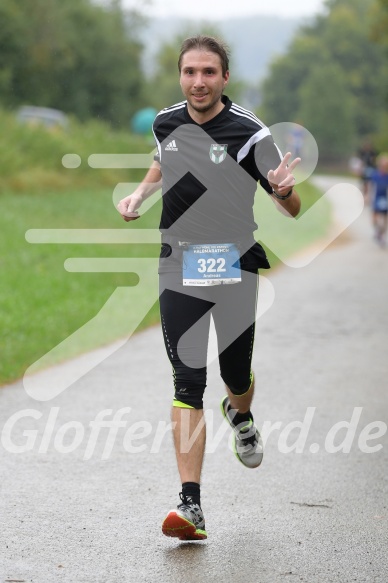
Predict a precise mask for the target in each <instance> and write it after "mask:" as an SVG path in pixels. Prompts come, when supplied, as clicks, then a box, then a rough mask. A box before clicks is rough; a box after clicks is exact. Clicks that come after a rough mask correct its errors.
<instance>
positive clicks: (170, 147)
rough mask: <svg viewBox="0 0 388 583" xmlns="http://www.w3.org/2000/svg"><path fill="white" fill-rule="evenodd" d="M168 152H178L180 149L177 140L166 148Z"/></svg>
mask: <svg viewBox="0 0 388 583" xmlns="http://www.w3.org/2000/svg"><path fill="white" fill-rule="evenodd" d="M164 149H165V151H166V152H178V148H177V145H176V142H175V140H171V142H170V143H169V144H167V146H166V147H165V148H164Z"/></svg>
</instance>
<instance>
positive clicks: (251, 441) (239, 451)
mask: <svg viewBox="0 0 388 583" xmlns="http://www.w3.org/2000/svg"><path fill="white" fill-rule="evenodd" d="M221 411H222V414H223V416H224V417H225V419H226V420H227V422H228V423H229V425H230V426H231V428H232V429H233V431H234V436H233V451H234V453H235V455H236V457H237V459H238V460H239V461H240V462H241V463H242V464H244V466H246V467H247V468H257V467H258V466H259V465H260V464H261V462H262V461H263V442H262V439H261V435H260V433H259V430H258V429H257V427H256V425H255V423H254V421H253V418H251V419H250V420H249V421H248V422H243V423H240V424H239V425H235V424H234V422H233V419H234V417H235V415H236V409H232V407H231V404H230V401H229V397H228V396H226V397H224V398H223V399H222V401H221Z"/></svg>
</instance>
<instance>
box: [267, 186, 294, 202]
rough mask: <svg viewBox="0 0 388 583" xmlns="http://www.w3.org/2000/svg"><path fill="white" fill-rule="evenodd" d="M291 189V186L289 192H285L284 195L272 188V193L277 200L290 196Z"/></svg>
mask: <svg viewBox="0 0 388 583" xmlns="http://www.w3.org/2000/svg"><path fill="white" fill-rule="evenodd" d="M292 191H293V188H291V190H290V192H287V194H285V195H284V196H281V195H280V194H278V193H277V192H275V191H274V189H272V194H273V195H274V197H275V198H278V199H279V200H286V199H287V198H290V196H291V194H292Z"/></svg>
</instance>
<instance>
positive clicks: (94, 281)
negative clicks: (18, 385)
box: [0, 170, 330, 384]
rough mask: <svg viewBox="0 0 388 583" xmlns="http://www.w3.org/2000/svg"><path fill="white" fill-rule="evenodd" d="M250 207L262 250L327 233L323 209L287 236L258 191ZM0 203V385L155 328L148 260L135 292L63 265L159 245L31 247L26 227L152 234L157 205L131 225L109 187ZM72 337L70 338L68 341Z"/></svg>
mask: <svg viewBox="0 0 388 583" xmlns="http://www.w3.org/2000/svg"><path fill="white" fill-rule="evenodd" d="M95 172H99V171H97V170H96V171H95ZM298 190H299V191H300V193H301V195H302V199H303V209H304V212H305V211H306V210H307V209H308V208H309V207H310V206H311V205H312V204H313V203H314V202H315V201H316V200H317V199H318V198H319V196H320V194H319V193H318V192H317V191H316V190H315V189H314V188H313V187H311V186H310V185H308V184H303V185H301V186H300V187H299V188H298ZM129 192H130V191H129ZM257 200H258V202H257V208H256V209H255V212H256V215H257V220H258V222H259V233H260V234H262V239H263V242H264V244H266V243H268V244H269V242H270V241H275V240H276V248H277V249H281V253H278V255H279V256H281V257H285V256H288V255H292V254H293V253H295V252H296V251H298V250H299V249H301V248H303V247H305V246H306V245H308V244H309V243H311V242H312V241H314V240H316V239H318V238H320V237H321V236H323V235H324V233H325V231H326V229H327V227H328V223H329V214H330V213H329V209H328V208H327V207H325V208H324V209H323V212H322V213H321V215H320V216H319V217H318V218H317V217H315V219H314V221H312V222H311V224H307V225H305V226H304V228H303V229H301V230H300V231H298V232H297V236H293V237H291V238H290V237H289V236H287V232H286V229H285V227H284V221H290V219H286V218H285V217H283V216H282V215H280V213H278V212H277V211H276V209H275V208H274V205H273V204H272V203H271V201H270V200H269V197H267V196H266V195H265V194H263V192H260V193H258V196H257ZM0 204H1V209H2V211H1V213H0V229H1V238H0V258H1V259H0V273H1V282H0V327H1V330H2V346H1V362H0V383H1V384H4V383H6V382H10V381H13V380H15V379H17V378H20V377H21V376H22V375H23V374H24V372H25V370H26V369H27V368H28V367H29V366H30V365H32V364H33V363H34V362H35V361H36V360H39V359H40V358H41V357H42V356H43V355H45V354H46V353H47V352H49V351H50V350H51V349H53V348H54V347H56V346H57V345H58V344H60V343H62V345H61V346H60V348H59V349H57V350H54V351H53V352H52V353H51V354H50V355H49V356H48V357H47V358H46V359H45V360H44V361H43V362H41V363H40V365H39V366H47V365H49V364H51V363H53V362H58V361H61V360H64V359H66V358H70V357H72V356H76V355H77V354H79V353H81V352H85V351H87V350H90V349H92V348H96V347H98V346H102V345H105V344H107V343H109V342H111V341H113V340H115V339H117V338H121V337H124V336H125V335H126V334H127V332H128V330H130V329H132V328H136V327H138V329H142V328H144V327H146V326H149V325H151V324H154V323H156V322H158V306H157V302H156V303H154V305H153V306H152V307H151V308H150V305H151V304H152V303H153V302H154V300H157V296H156V295H155V294H156V293H157V282H156V265H155V261H154V263H153V264H152V265H149V266H147V268H146V269H145V271H144V273H142V275H143V278H144V282H145V283H144V284H142V285H136V284H137V282H138V277H137V275H135V274H131V273H69V272H67V271H66V270H65V269H64V261H65V260H66V259H67V258H69V257H71V258H77V257H106V258H109V257H122V258H127V257H133V258H136V257H143V258H144V257H151V258H152V257H153V258H154V259H156V258H157V256H158V253H159V245H151V244H148V245H144V244H143V245H139V244H136V245H135V244H125V245H118V244H116V245H113V244H98V245H96V244H31V243H28V242H27V241H26V239H25V233H26V231H28V230H29V229H123V230H128V229H131V230H132V229H142V228H148V229H149V228H153V229H155V228H157V226H158V223H159V216H160V208H161V203H160V200H159V201H157V202H156V203H155V204H154V205H153V206H152V207H151V208H150V210H149V211H148V212H147V213H145V214H144V216H142V218H141V219H140V220H138V221H136V222H134V223H130V224H127V223H124V221H123V220H122V219H121V217H120V216H119V214H118V213H117V211H116V209H115V207H114V204H113V202H112V188H110V187H109V188H108V187H107V188H102V189H101V188H100V189H97V188H89V189H82V190H69V191H65V192H59V193H58V192H56V193H55V194H53V193H51V192H45V193H38V192H36V193H34V194H33V195H32V194H30V193H25V192H18V193H15V192H4V193H2V194H0ZM268 233H269V235H268ZM259 238H260V237H259ZM279 242H280V243H279ZM267 250H268V249H267ZM268 254H269V256H270V262H271V265H272V266H275V265H278V264H279V263H280V259H279V257H276V256H275V255H274V254H273V253H271V252H270V251H268ZM130 286H132V287H130ZM118 287H119V288H121V291H120V292H119V293H121V296H120V298H121V299H120V298H118V300H117V301H116V302H113V303H112V305H110V306H108V308H107V309H106V310H105V312H104V313H106V314H107V319H105V320H104V319H100V320H98V318H97V319H95V320H93V318H94V317H95V316H96V315H97V314H98V313H99V312H100V310H101V308H102V307H103V306H104V304H105V303H106V302H107V301H108V299H109V298H110V296H111V295H112V294H113V293H114V292H115V290H116V288H118ZM116 293H117V292H116ZM101 314H103V312H101ZM143 314H146V315H145V316H143ZM90 321H91V324H90V323H89V322H90ZM80 328H81V331H80V332H77V330H79V329H80ZM71 335H73V336H71ZM69 336H71V341H67V340H66V339H67V338H68V337H69Z"/></svg>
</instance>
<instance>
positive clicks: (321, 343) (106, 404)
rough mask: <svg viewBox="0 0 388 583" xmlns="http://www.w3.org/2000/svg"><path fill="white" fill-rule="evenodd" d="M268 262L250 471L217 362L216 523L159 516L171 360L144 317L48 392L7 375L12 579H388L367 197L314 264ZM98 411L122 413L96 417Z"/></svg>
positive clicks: (383, 437) (387, 487)
mask: <svg viewBox="0 0 388 583" xmlns="http://www.w3.org/2000/svg"><path fill="white" fill-rule="evenodd" d="M317 180H320V184H321V186H322V188H327V187H328V186H330V184H332V183H333V182H331V183H330V180H329V179H319V178H317ZM265 276H266V277H267V278H268V280H269V282H270V284H271V285H272V286H273V289H274V291H275V299H274V302H273V304H272V306H271V307H270V309H268V310H267V311H266V312H265V313H264V314H263V315H262V316H261V317H260V319H259V323H258V330H257V333H256V344H255V350H254V359H253V361H254V362H253V365H254V370H255V371H256V379H257V393H256V398H255V402H254V407H253V411H254V413H255V418H256V420H257V422H258V424H259V426H261V427H264V428H265V429H266V431H265V432H264V433H266V447H265V457H264V462H263V464H262V466H261V468H259V469H257V470H248V469H246V468H244V467H243V466H242V465H241V464H240V463H239V462H238V461H237V460H236V459H235V457H234V456H233V454H232V453H231V451H230V450H229V447H228V435H229V433H230V432H229V431H228V430H227V429H226V428H225V426H224V425H222V423H221V414H220V412H219V401H220V399H221V396H222V395H223V386H222V382H221V380H220V378H219V376H218V368H217V365H216V364H215V363H212V364H211V365H210V366H209V383H208V388H207V392H206V398H205V408H206V411H207V416H208V422H209V423H208V450H209V451H208V452H207V455H206V459H205V466H204V472H203V483H202V505H203V510H204V512H205V517H206V527H207V531H208V537H209V538H208V540H207V541H204V542H196V543H180V542H179V541H177V540H174V539H169V538H166V537H164V536H163V535H162V533H161V522H162V519H163V518H164V515H165V514H166V513H167V511H168V510H169V509H170V508H172V507H174V506H175V505H176V504H177V502H178V497H177V493H178V492H179V487H180V484H179V479H178V475H177V471H176V468H175V460H174V453H173V448H172V441H171V434H170V432H169V430H168V421H169V407H170V402H171V400H170V397H169V393H170V395H171V396H172V391H171V380H170V373H171V371H170V365H169V363H168V362H167V359H166V357H165V354H164V347H163V344H162V338H161V333H160V330H159V329H158V328H156V329H155V328H154V329H149V330H147V331H145V332H143V333H140V334H138V335H136V336H134V337H133V338H131V339H130V340H129V341H128V343H127V344H126V345H125V346H124V347H120V348H119V349H118V350H117V351H116V352H114V353H113V354H112V355H111V356H110V357H109V358H107V359H106V360H104V361H103V362H101V364H99V365H98V366H97V367H95V368H94V369H93V370H91V371H90V372H89V373H88V374H86V375H85V376H83V377H82V378H80V379H79V380H78V381H76V382H75V383H74V384H73V385H72V386H71V387H70V388H68V389H67V390H66V391H64V392H63V393H62V394H60V395H59V396H57V397H56V398H54V399H52V400H49V401H46V402H39V401H37V400H35V399H33V398H32V397H30V396H28V395H27V393H26V391H25V390H24V388H23V384H22V382H18V383H16V384H14V385H12V386H9V387H4V388H2V389H1V390H0V430H1V431H2V435H1V437H2V441H1V445H0V493H1V496H0V582H1V583H3V582H6V581H25V582H34V583H57V582H64V583H119V582H120V583H121V582H130V583H132V582H136V583H151V582H154V581H158V582H161V583H170V582H171V583H181V582H186V583H194V582H198V581H207V582H210V583H212V582H216V581H222V582H223V583H232V582H233V583H278V582H279V583H292V582H296V581H304V582H307V583H329V582H336V583H337V582H338V583H348V582H351V581H358V582H364V581H365V582H379V583H386V581H387V580H388V558H387V549H388V534H387V530H388V529H387V523H388V509H387V505H388V472H387V467H388V465H387V462H388V440H387V432H386V425H385V424H386V423H387V418H388V415H387V412H388V411H387V410H388V406H387V389H388V382H387V377H388V375H387V373H388V354H387V345H388V342H387V340H388V309H387V305H388V302H387V289H388V251H387V250H384V249H380V248H379V247H377V246H376V245H375V243H374V242H373V240H372V237H371V227H370V217H369V212H368V209H364V211H363V213H362V215H361V216H360V217H359V219H357V221H356V222H355V223H354V224H353V225H352V226H351V227H350V228H348V229H347V230H346V232H345V233H344V234H342V236H341V237H339V238H338V239H336V240H335V242H334V243H333V244H332V245H330V246H329V247H328V248H327V249H326V250H325V251H323V252H321V253H319V254H318V256H317V257H316V258H315V259H314V260H313V261H311V263H310V264H309V265H307V266H305V267H300V268H298V269H296V268H294V267H283V268H281V269H276V270H273V272H269V273H266V274H265ZM264 288H265V286H264V287H263V289H264ZM269 288H270V289H272V288H271V286H269ZM89 357H92V355H86V356H84V357H82V358H83V359H85V358H86V359H87V358H89ZM80 362H81V361H80V359H78V360H77V359H76V360H75V361H72V362H69V363H67V364H65V365H62V366H60V367H56V368H55V369H52V370H49V371H47V372H46V373H44V375H45V376H44V375H43V376H42V379H43V380H42V382H46V381H47V378H48V377H49V378H52V379H54V380H55V378H59V377H63V376H66V375H67V374H68V372H69V368H72V369H73V372H74V370H76V369H77V366H79V363H80ZM37 378H38V379H39V377H37ZM104 411H105V413H102V412H104ZM99 415H100V417H102V416H104V415H105V417H104V419H105V421H107V422H108V423H109V421H111V420H112V419H113V417H114V416H115V415H116V422H117V421H119V418H120V416H121V421H122V425H123V426H122V427H116V429H117V434H116V435H115V434H114V429H110V428H109V427H102V428H101V427H100V429H99V430H98V421H96V419H97V420H98V418H99V417H98V416H99ZM297 422H299V426H298V423H297ZM346 422H347V424H348V425H346ZM292 423H293V424H294V425H290V424H292ZM341 423H342V425H341ZM338 424H340V425H338ZM370 424H371V425H370ZM116 425H117V423H116ZM270 426H271V431H269V429H270ZM292 427H294V429H292ZM217 431H218V432H219V433H218V434H217ZM217 442H219V443H217ZM18 448H19V449H20V451H19V453H17V452H16V450H17V449H18ZM370 449H372V450H373V451H369V450H370ZM26 450H27V451H26ZM336 450H338V451H336Z"/></svg>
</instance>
